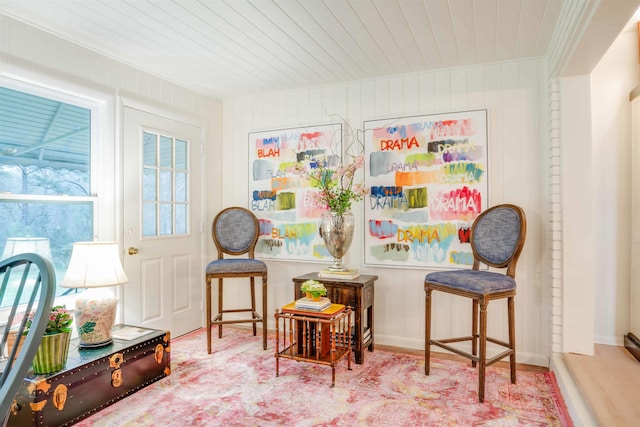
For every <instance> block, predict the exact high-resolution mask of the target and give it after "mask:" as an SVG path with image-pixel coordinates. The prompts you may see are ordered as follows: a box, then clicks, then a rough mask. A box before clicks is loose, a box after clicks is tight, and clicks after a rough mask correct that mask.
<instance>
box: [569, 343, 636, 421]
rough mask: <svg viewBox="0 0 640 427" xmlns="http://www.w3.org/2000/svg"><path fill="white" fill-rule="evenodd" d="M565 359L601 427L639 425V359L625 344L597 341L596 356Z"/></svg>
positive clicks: (574, 356)
mask: <svg viewBox="0 0 640 427" xmlns="http://www.w3.org/2000/svg"><path fill="white" fill-rule="evenodd" d="M563 360H564V362H565V364H566V366H567V369H568V371H569V373H570V374H571V376H572V378H573V381H574V382H575V384H576V386H577V388H578V390H579V391H580V393H581V394H582V397H583V398H584V400H586V402H587V404H588V405H589V409H590V410H591V412H592V413H593V416H594V418H595V419H596V420H597V422H598V424H599V425H600V426H615V427H626V426H629V427H631V426H633V427H636V426H640V392H639V391H638V390H639V387H640V362H638V361H637V360H636V359H635V358H634V357H633V356H631V354H630V353H629V352H628V351H627V350H626V349H625V348H624V347H617V346H610V345H599V344H598V345H596V346H595V354H594V355H593V356H585V355H581V354H571V353H567V354H564V355H563Z"/></svg>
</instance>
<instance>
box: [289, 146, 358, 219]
mask: <svg viewBox="0 0 640 427" xmlns="http://www.w3.org/2000/svg"><path fill="white" fill-rule="evenodd" d="M352 159H353V160H352V161H351V163H349V164H348V165H346V166H345V165H343V164H340V165H339V166H338V167H337V168H335V169H331V168H329V166H328V165H327V162H326V161H319V160H316V159H313V160H312V161H311V162H309V170H307V169H306V168H305V166H304V165H303V164H301V163H297V164H296V165H295V166H294V173H295V174H297V175H302V176H306V177H307V179H309V181H310V182H311V185H312V186H313V187H317V188H318V189H319V190H320V192H319V193H318V194H317V195H316V200H317V201H318V202H319V203H321V204H323V205H326V206H327V208H328V209H329V210H331V211H333V212H335V213H337V214H338V215H342V214H344V213H345V212H346V211H348V210H349V209H351V203H352V202H358V201H360V200H362V199H363V197H364V196H365V195H366V194H367V193H368V190H367V189H366V188H365V187H364V185H363V184H361V183H356V184H354V182H353V179H354V177H355V174H356V170H358V169H360V168H362V167H363V166H364V155H363V154H359V155H358V156H355V157H353V158H352Z"/></svg>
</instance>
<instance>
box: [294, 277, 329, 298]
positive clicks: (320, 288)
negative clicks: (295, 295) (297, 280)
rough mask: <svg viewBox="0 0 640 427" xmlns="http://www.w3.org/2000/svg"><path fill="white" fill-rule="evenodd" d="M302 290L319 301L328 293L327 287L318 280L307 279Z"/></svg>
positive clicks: (308, 296) (301, 287)
mask: <svg viewBox="0 0 640 427" xmlns="http://www.w3.org/2000/svg"><path fill="white" fill-rule="evenodd" d="M300 290H301V291H302V292H304V293H305V294H306V296H307V298H309V299H310V300H312V301H319V300H320V298H321V297H323V296H325V295H326V294H327V288H325V287H324V285H323V284H322V283H321V282H318V281H317V280H307V281H305V282H302V285H301V286H300Z"/></svg>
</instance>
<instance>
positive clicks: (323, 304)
mask: <svg viewBox="0 0 640 427" xmlns="http://www.w3.org/2000/svg"><path fill="white" fill-rule="evenodd" d="M329 307H331V301H329V298H327V297H322V298H320V301H311V300H310V299H309V298H306V297H305V298H300V299H299V300H296V304H295V309H296V310H301V311H323V310H326V309H327V308H329Z"/></svg>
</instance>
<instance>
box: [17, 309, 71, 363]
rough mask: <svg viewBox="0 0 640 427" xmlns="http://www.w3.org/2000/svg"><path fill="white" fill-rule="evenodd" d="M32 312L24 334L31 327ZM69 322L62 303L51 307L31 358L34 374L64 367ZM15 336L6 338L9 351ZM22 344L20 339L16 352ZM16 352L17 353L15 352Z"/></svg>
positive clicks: (69, 339)
mask: <svg viewBox="0 0 640 427" xmlns="http://www.w3.org/2000/svg"><path fill="white" fill-rule="evenodd" d="M33 316H34V313H31V314H30V315H29V317H28V318H27V321H26V328H25V331H24V333H23V335H26V334H27V332H28V331H29V328H30V327H31V322H32V321H33ZM71 323H73V317H72V316H71V313H69V310H67V308H66V307H65V306H64V305H56V306H55V307H52V308H51V314H50V316H49V322H48V323H47V328H46V330H45V332H44V336H43V337H42V341H41V342H40V346H39V347H38V351H37V352H36V355H35V358H34V359H33V372H34V373H35V374H49V373H52V372H56V371H59V370H61V369H62V368H64V367H65V365H66V363H67V356H68V355H69V342H70V341H71ZM16 338H17V337H15V336H14V337H13V339H11V337H10V339H9V340H8V342H7V345H8V348H9V352H11V349H12V347H13V345H14V343H15V341H16ZM21 346H22V340H20V342H19V343H18V352H19V351H20V347H21ZM16 354H17V353H16Z"/></svg>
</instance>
